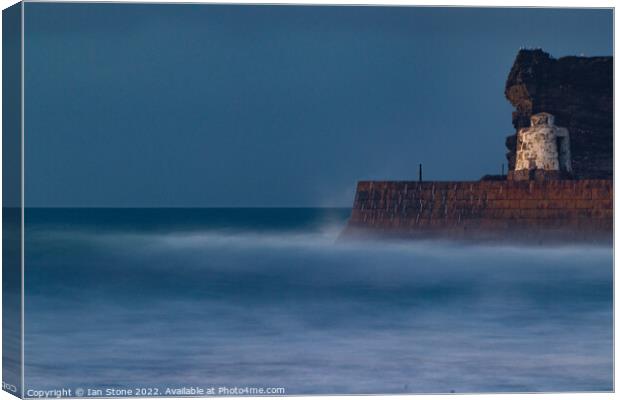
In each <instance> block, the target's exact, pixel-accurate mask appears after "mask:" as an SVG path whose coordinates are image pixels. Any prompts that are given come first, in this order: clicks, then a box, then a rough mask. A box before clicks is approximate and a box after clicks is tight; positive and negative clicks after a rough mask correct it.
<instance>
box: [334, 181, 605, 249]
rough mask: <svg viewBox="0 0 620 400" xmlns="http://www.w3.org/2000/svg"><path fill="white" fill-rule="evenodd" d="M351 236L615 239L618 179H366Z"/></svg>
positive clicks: (360, 188) (361, 184)
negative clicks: (431, 180) (614, 210)
mask: <svg viewBox="0 0 620 400" xmlns="http://www.w3.org/2000/svg"><path fill="white" fill-rule="evenodd" d="M346 234H347V235H355V234H380V235H381V236H386V235H387V236H390V235H395V236H404V237H440V238H462V239H467V238H472V239H491V240H495V239H510V240H514V239H517V240H524V241H537V242H540V241H543V242H547V241H550V242H553V241H562V240H578V241H581V240H585V241H603V242H608V241H611V240H612V235H613V182H612V181H611V180H556V181H543V182H536V181H476V182H422V183H420V182H404V181H403V182H380V181H374V182H373V181H363V182H359V183H358V186H357V193H356V196H355V203H354V207H353V211H352V215H351V218H350V221H349V224H348V227H347V230H346Z"/></svg>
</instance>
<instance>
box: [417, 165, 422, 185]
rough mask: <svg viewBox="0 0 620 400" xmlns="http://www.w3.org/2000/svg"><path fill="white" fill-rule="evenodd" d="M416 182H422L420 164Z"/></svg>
mask: <svg viewBox="0 0 620 400" xmlns="http://www.w3.org/2000/svg"><path fill="white" fill-rule="evenodd" d="M418 181H420V182H422V164H421V163H420V164H419V165H418Z"/></svg>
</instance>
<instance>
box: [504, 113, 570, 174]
mask: <svg viewBox="0 0 620 400" xmlns="http://www.w3.org/2000/svg"><path fill="white" fill-rule="evenodd" d="M558 140H559V141H560V147H558ZM569 141H570V139H569V134H568V130H567V129H566V128H561V127H558V126H555V125H554V123H553V115H551V114H548V113H540V114H535V115H532V122H531V126H530V127H528V128H521V129H519V133H518V138H517V163H516V166H515V171H520V170H533V169H542V170H545V171H560V170H563V171H566V172H570V171H571V164H570V142H569Z"/></svg>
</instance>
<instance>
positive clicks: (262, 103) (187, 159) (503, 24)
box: [25, 3, 613, 207]
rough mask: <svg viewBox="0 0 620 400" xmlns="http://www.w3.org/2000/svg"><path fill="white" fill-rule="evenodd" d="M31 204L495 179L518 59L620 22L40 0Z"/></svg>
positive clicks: (260, 198) (607, 48)
mask: <svg viewBox="0 0 620 400" xmlns="http://www.w3.org/2000/svg"><path fill="white" fill-rule="evenodd" d="M25 13H26V14H25V49H26V53H25V93H26V94H25V133H26V152H25V169H26V192H25V201H26V205H27V206H54V207H58V206H65V207H67V206H80V207H89V206H104V207H160V206H172V207H192V206H193V207H196V206H198V207H216V206H235V207H239V206H250V207H255V206H349V205H350V204H351V202H352V199H353V195H354V189H355V184H356V181H358V180H365V179H416V178H417V165H418V163H423V164H424V171H425V179H428V180H431V179H436V180H475V179H478V178H479V177H480V176H482V175H484V174H487V173H499V171H500V169H501V164H502V163H505V162H506V161H505V157H504V154H505V151H506V150H505V147H504V139H505V137H506V136H507V135H509V134H511V133H512V132H513V128H512V125H511V112H512V108H511V106H510V104H509V103H508V102H507V100H506V99H505V98H504V94H503V92H504V83H505V80H506V77H507V75H508V72H509V70H510V67H511V65H512V62H513V60H514V57H515V55H516V53H517V51H518V50H519V48H520V47H542V48H543V49H544V50H545V51H547V52H549V53H551V55H553V56H555V57H561V56H565V55H581V54H583V55H586V56H594V55H611V54H612V39H613V37H612V32H613V16H612V12H611V10H584V9H581V10H575V9H515V8H503V9H484V8H428V7H426V8H417V7H336V6H327V7H324V6H230V5H226V6H225V5H181V4H172V5H163V4H159V5H156V4H150V5H149V4H92V3H90V4H84V3H65V4H62V3H26V6H25Z"/></svg>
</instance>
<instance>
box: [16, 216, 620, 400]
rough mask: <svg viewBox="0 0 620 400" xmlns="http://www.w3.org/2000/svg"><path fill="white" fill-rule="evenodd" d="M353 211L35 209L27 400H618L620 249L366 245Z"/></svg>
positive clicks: (29, 257) (28, 260) (28, 254)
mask: <svg viewBox="0 0 620 400" xmlns="http://www.w3.org/2000/svg"><path fill="white" fill-rule="evenodd" d="M350 212H351V210H350V209H341V208H217V209H216V208H211V209H191V208H186V209H166V208H152V209H130V208H124V209H113V208H107V209H106V208H101V209H88V208H76V209H35V208H30V209H26V211H25V221H26V225H25V226H26V227H25V250H24V251H25V299H26V301H25V321H24V335H25V336H24V337H25V341H24V352H25V388H26V391H27V395H28V393H30V394H31V396H32V395H36V394H37V393H42V392H39V391H44V390H59V389H71V390H72V392H71V396H72V395H74V394H75V393H76V390H77V393H78V394H80V393H89V391H92V392H90V393H94V394H96V393H100V392H98V391H106V390H118V391H117V392H116V393H118V394H127V395H132V394H133V395H135V394H136V393H135V392H133V393H132V392H131V391H133V390H142V389H148V390H150V392H146V391H145V392H144V393H143V394H146V395H162V394H164V393H165V392H166V390H167V389H182V390H185V389H188V388H203V389H209V388H211V389H213V388H215V390H216V394H217V391H218V390H220V389H221V388H226V389H230V388H237V389H239V390H247V389H248V388H250V389H251V390H254V392H249V393H254V394H256V393H258V392H256V390H260V389H261V388H263V389H264V390H268V389H270V388H277V389H278V390H281V392H277V393H278V394H291V395H296V394H391V393H487V392H494V393H497V392H565V391H570V392H573V391H612V390H613V388H614V386H613V249H612V247H611V246H607V247H604V246H602V247H595V246H585V245H584V246H581V245H575V244H570V245H569V244H567V245H558V246H554V247H544V246H522V245H518V244H513V245H506V244H503V245H488V244H483V243H467V244H463V243H455V242H447V241H446V242H444V241H420V240H416V241H383V240H363V241H354V240H347V239H346V238H343V237H342V236H341V232H342V230H343V228H344V227H345V225H346V222H347V219H348V217H349V216H350ZM28 390H30V392H28ZM80 390H81V392H80ZM168 393H170V392H168ZM177 393H178V392H177ZM226 393H229V394H230V392H226ZM226 393H224V394H226ZM272 393H273V392H272ZM233 394H234V393H233Z"/></svg>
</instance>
